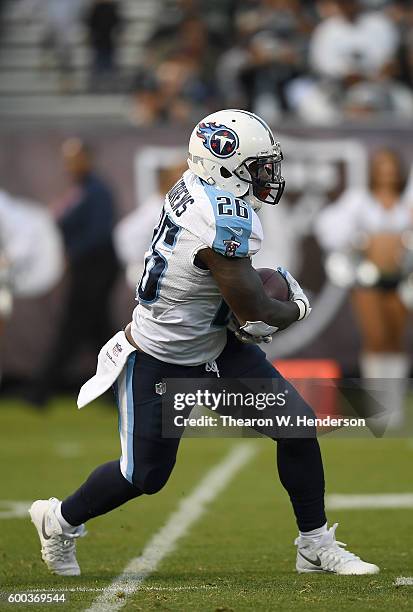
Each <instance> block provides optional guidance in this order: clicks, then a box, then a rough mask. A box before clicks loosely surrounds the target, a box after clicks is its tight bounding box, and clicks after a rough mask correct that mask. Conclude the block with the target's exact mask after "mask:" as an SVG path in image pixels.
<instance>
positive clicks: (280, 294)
mask: <svg viewBox="0 0 413 612" xmlns="http://www.w3.org/2000/svg"><path fill="white" fill-rule="evenodd" d="M257 272H258V274H259V275H260V278H261V281H262V284H263V285H264V289H265V293H266V294H267V295H268V297H270V298H272V299H274V300H280V302H286V301H287V300H288V284H287V281H286V280H285V278H284V277H283V275H282V274H280V272H277V270H272V269H271V268H258V269H257Z"/></svg>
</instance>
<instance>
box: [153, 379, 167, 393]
mask: <svg viewBox="0 0 413 612" xmlns="http://www.w3.org/2000/svg"><path fill="white" fill-rule="evenodd" d="M155 391H156V393H157V394H158V395H164V394H165V393H166V383H165V382H158V383H156V385H155Z"/></svg>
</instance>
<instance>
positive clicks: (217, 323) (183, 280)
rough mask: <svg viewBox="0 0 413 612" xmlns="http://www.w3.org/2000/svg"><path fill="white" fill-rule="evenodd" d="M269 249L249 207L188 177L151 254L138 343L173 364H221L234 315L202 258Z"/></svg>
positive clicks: (164, 216)
mask: <svg viewBox="0 0 413 612" xmlns="http://www.w3.org/2000/svg"><path fill="white" fill-rule="evenodd" d="M261 242H262V228H261V223H260V221H259V219H258V216H257V214H256V213H255V212H254V210H253V209H252V208H251V206H250V205H249V204H247V203H246V202H245V201H244V200H242V199H240V198H236V197H235V196H233V195H232V194H231V193H229V192H226V191H223V190H221V189H216V188H215V187H211V186H210V185H208V184H207V183H205V182H204V181H202V180H201V179H200V178H198V177H197V176H196V175H195V174H193V173H192V172H191V171H190V170H188V171H186V172H185V173H184V175H183V176H182V178H181V179H180V180H179V181H178V182H177V183H176V185H174V187H173V188H172V189H171V190H170V191H169V193H168V194H167V195H166V198H165V205H164V207H163V209H162V212H161V216H160V219H159V223H158V225H157V227H156V228H155V230H154V233H153V238H152V243H151V245H150V249H149V251H147V253H146V255H145V268H144V272H143V275H142V278H141V280H140V283H139V285H138V288H137V296H136V297H137V300H138V302H139V304H138V306H137V307H136V308H135V310H134V313H133V321H132V335H133V338H134V340H135V341H136V342H137V344H138V345H139V346H140V347H141V348H142V349H143V350H144V351H145V352H147V353H149V354H150V355H153V356H154V357H156V358H157V359H160V360H161V361H166V362H168V363H176V364H180V365H199V364H202V363H206V362H208V361H211V360H213V359H216V357H218V355H219V354H220V353H221V351H222V349H223V348H224V346H225V342H226V324H227V319H228V308H227V306H226V304H225V302H223V300H222V297H221V294H220V291H219V289H218V286H217V284H216V282H215V280H214V279H213V277H212V275H211V273H210V272H209V270H206V269H205V267H203V265H202V262H201V261H200V259H199V257H197V254H198V253H199V251H201V250H202V249H205V248H207V247H210V248H212V249H214V250H215V251H217V252H218V253H220V254H221V255H224V256H226V257H251V256H252V255H254V254H255V253H257V251H258V250H259V249H260V246H261Z"/></svg>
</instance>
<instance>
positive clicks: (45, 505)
mask: <svg viewBox="0 0 413 612" xmlns="http://www.w3.org/2000/svg"><path fill="white" fill-rule="evenodd" d="M59 503H60V501H59V500H58V499H56V498H55V497H51V498H50V499H38V500H37V501H35V502H34V503H33V504H32V506H31V508H30V510H29V514H30V517H31V519H32V523H33V524H34V526H35V527H36V529H37V533H38V534H39V538H40V543H41V545H42V559H43V561H44V562H45V563H46V565H47V567H48V568H49V570H50V571H51V572H52V573H53V574H58V575H59V576H79V575H80V567H79V564H78V562H77V559H76V538H81V537H83V536H84V535H86V529H85V526H84V525H79V527H78V528H77V529H76V531H74V532H73V533H64V532H63V529H62V527H61V525H60V523H59V521H58V519H57V516H56V514H55V509H56V507H57V506H58V504H59Z"/></svg>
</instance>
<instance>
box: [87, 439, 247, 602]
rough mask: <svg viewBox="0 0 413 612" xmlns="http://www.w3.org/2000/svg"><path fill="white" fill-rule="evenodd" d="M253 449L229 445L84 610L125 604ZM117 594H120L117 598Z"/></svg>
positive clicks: (244, 445)
mask: <svg viewBox="0 0 413 612" xmlns="http://www.w3.org/2000/svg"><path fill="white" fill-rule="evenodd" d="M256 452H257V448H256V447H255V446H253V445H251V444H249V443H245V444H240V445H238V446H236V447H235V448H233V449H232V450H231V451H230V452H229V454H228V455H227V456H226V457H225V458H224V459H223V461H221V462H220V463H218V465H216V466H215V467H213V468H212V469H211V470H210V471H209V472H208V473H207V474H206V476H205V477H204V478H203V479H202V480H201V482H200V483H199V485H198V486H197V487H196V488H195V489H194V490H193V491H192V493H190V495H189V496H188V497H186V498H184V499H183V500H182V501H181V502H180V504H179V506H178V508H177V509H176V510H175V512H173V513H172V514H171V516H170V517H169V520H168V521H167V523H166V524H165V525H164V526H163V527H162V528H161V529H160V530H159V531H158V532H157V533H155V535H154V536H153V537H152V538H151V539H150V540H149V542H148V544H147V545H146V546H145V549H144V550H143V552H142V554H141V555H140V556H139V557H135V558H134V559H132V560H131V561H130V562H129V563H128V565H127V566H126V567H125V569H124V570H123V572H122V573H121V574H120V575H119V576H118V577H117V578H115V580H113V582H112V583H111V584H110V585H109V586H108V587H106V588H105V589H104V590H103V592H102V594H101V595H100V596H99V597H98V598H97V599H96V600H95V602H94V603H93V604H92V606H91V607H90V608H88V609H87V612H114V611H115V610H120V609H121V608H122V607H123V606H124V605H125V604H126V603H127V597H128V596H129V595H132V594H133V593H135V592H136V591H137V590H139V589H140V588H141V584H142V582H143V581H144V580H145V579H146V578H148V576H150V575H151V574H152V573H153V572H154V571H155V570H156V568H157V567H158V565H159V564H160V562H161V561H162V559H164V558H165V557H166V556H167V555H169V554H170V553H171V552H173V550H174V549H175V548H176V545H177V543H178V541H179V540H180V539H181V538H183V537H184V536H185V535H186V534H187V532H188V531H189V530H190V528H191V527H192V525H193V524H194V523H196V521H197V520H198V519H199V518H200V517H201V516H202V515H203V514H204V512H205V511H206V509H207V507H208V504H210V503H211V502H212V501H213V500H214V499H215V498H216V497H217V496H218V495H219V494H220V492H221V491H222V490H223V489H224V488H225V487H226V486H227V485H228V483H229V482H230V481H231V480H232V479H233V478H234V476H235V475H236V474H237V472H239V471H240V470H241V469H242V468H243V467H244V466H245V465H246V464H247V463H248V462H249V461H250V459H251V458H252V457H253V456H254V455H255V453H256ZM119 593H122V594H124V596H123V597H122V598H119V596H118V595H119Z"/></svg>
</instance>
